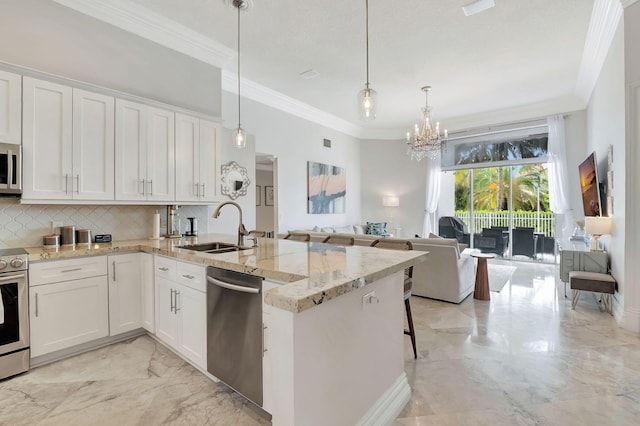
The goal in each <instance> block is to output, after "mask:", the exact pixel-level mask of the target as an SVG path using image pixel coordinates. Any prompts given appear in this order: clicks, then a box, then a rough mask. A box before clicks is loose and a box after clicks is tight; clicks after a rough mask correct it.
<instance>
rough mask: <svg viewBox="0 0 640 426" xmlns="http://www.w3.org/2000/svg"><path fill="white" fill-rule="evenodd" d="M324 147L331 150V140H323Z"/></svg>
mask: <svg viewBox="0 0 640 426" xmlns="http://www.w3.org/2000/svg"><path fill="white" fill-rule="evenodd" d="M323 142H324V146H325V147H327V148H331V139H324V140H323Z"/></svg>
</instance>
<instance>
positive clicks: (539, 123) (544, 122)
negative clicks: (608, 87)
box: [447, 115, 568, 141]
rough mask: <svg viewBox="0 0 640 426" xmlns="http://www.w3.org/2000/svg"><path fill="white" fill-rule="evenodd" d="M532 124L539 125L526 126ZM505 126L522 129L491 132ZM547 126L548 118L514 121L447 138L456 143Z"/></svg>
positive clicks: (453, 133)
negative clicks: (461, 140)
mask: <svg viewBox="0 0 640 426" xmlns="http://www.w3.org/2000/svg"><path fill="white" fill-rule="evenodd" d="M567 117H568V115H563V118H567ZM531 123H537V124H536V125H533V126H526V125H527V124H531ZM505 126H521V127H510V128H508V129H501V130H491V129H493V128H498V127H505ZM546 126H547V118H546V117H543V118H534V119H530V120H523V121H514V122H511V123H503V124H496V125H494V126H487V127H476V128H475V129H468V130H461V131H458V132H449V136H451V135H454V136H453V137H449V138H447V140H450V141H455V140H459V139H467V138H473V137H477V136H489V135H495V134H500V133H507V132H515V131H518V130H529V129H536V128H539V127H546ZM483 129H487V130H486V131H484V132H482V133H471V134H461V133H468V132H474V131H480V130H483ZM456 134H461V135H460V136H455V135H456Z"/></svg>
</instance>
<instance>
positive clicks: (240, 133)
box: [233, 0, 247, 149]
mask: <svg viewBox="0 0 640 426" xmlns="http://www.w3.org/2000/svg"><path fill="white" fill-rule="evenodd" d="M233 7H235V8H236V9H238V128H237V129H235V130H234V131H233V146H235V147H236V148H238V149H243V148H244V147H245V146H246V145H247V138H246V135H245V133H244V130H243V129H242V126H241V125H240V10H241V9H244V8H246V7H247V2H246V1H245V0H233Z"/></svg>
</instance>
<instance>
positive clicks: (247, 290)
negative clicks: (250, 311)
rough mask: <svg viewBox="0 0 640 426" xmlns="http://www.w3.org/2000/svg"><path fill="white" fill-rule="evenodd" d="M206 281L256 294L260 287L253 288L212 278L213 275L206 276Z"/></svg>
mask: <svg viewBox="0 0 640 426" xmlns="http://www.w3.org/2000/svg"><path fill="white" fill-rule="evenodd" d="M207 281H208V282H210V283H211V284H215V285H217V286H218V287H223V288H226V289H229V290H234V291H241V292H243V293H253V294H258V293H260V289H259V288H254V287H244V286H241V285H236V284H231V283H228V282H225V281H220V280H219V279H216V278H213V277H207Z"/></svg>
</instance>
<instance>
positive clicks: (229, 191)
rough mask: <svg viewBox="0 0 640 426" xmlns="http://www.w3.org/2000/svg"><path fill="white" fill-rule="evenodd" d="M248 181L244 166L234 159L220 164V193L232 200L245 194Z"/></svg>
mask: <svg viewBox="0 0 640 426" xmlns="http://www.w3.org/2000/svg"><path fill="white" fill-rule="evenodd" d="M250 183H251V181H250V180H249V176H247V169H246V168H245V167H242V166H240V165H239V164H238V163H236V162H235V161H232V162H230V163H229V164H223V165H222V195H226V196H228V197H229V198H231V199H232V200H235V199H236V198H238V197H239V196H241V195H247V188H248V187H249V184H250Z"/></svg>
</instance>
